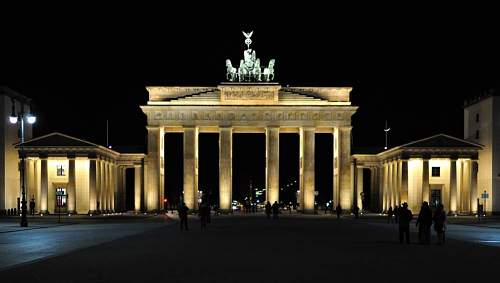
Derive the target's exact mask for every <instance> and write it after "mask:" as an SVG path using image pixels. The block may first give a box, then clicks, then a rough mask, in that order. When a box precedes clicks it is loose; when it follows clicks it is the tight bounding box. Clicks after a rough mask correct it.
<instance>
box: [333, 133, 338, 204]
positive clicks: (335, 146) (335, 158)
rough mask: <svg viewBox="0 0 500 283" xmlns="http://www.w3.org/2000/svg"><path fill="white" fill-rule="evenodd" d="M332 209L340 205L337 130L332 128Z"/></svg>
mask: <svg viewBox="0 0 500 283" xmlns="http://www.w3.org/2000/svg"><path fill="white" fill-rule="evenodd" d="M332 158H333V207H334V208H335V207H336V206H337V204H339V203H340V178H339V128H337V127H335V128H333V157H332Z"/></svg>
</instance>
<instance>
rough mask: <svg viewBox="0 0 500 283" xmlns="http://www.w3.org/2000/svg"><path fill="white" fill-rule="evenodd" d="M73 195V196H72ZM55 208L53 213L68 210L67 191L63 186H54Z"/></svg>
mask: <svg viewBox="0 0 500 283" xmlns="http://www.w3.org/2000/svg"><path fill="white" fill-rule="evenodd" d="M73 197H75V196H73ZM55 205H56V209H55V213H67V212H68V193H67V191H66V188H65V187H56V203H55Z"/></svg>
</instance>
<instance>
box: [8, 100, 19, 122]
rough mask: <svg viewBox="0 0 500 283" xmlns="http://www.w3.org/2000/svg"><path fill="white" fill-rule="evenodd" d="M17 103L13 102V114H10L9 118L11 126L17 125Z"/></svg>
mask: <svg viewBox="0 0 500 283" xmlns="http://www.w3.org/2000/svg"><path fill="white" fill-rule="evenodd" d="M15 105H16V102H15V101H14V100H12V113H11V114H10V117H9V122H10V123H11V124H16V123H17V115H16V106H15Z"/></svg>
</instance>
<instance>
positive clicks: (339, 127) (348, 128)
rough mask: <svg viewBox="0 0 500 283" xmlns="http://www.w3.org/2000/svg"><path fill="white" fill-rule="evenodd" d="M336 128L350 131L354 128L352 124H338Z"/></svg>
mask: <svg viewBox="0 0 500 283" xmlns="http://www.w3.org/2000/svg"><path fill="white" fill-rule="evenodd" d="M336 128H338V129H339V130H340V131H350V130H352V126H338V127H336Z"/></svg>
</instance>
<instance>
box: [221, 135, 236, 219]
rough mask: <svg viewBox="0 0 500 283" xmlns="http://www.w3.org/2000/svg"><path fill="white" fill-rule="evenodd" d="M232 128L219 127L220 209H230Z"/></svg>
mask: <svg viewBox="0 0 500 283" xmlns="http://www.w3.org/2000/svg"><path fill="white" fill-rule="evenodd" d="M232 176H233V129H232V128H230V127H221V128H220V129H219V205H220V209H221V210H226V211H227V210H230V209H231V202H232V197H233V196H232V194H233V190H232V186H233V179H232V178H233V177H232Z"/></svg>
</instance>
